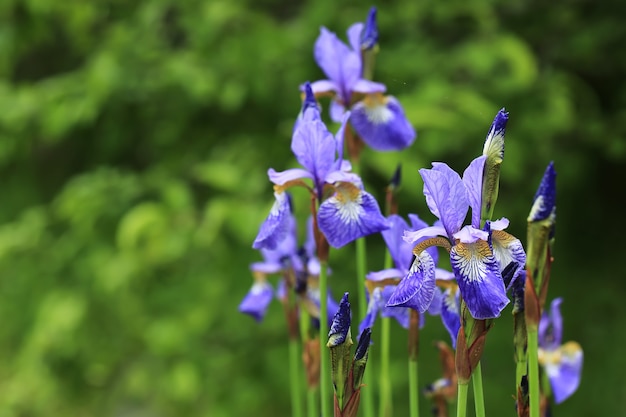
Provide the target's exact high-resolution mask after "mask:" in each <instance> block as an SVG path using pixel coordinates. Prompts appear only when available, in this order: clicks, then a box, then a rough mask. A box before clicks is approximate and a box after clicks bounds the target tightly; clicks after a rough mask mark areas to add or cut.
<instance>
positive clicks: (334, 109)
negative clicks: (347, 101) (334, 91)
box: [328, 100, 346, 123]
mask: <svg viewBox="0 0 626 417" xmlns="http://www.w3.org/2000/svg"><path fill="white" fill-rule="evenodd" d="M328 112H329V114H330V120H332V121H333V122H335V123H339V122H341V119H343V116H344V114H346V107H345V106H344V105H343V104H341V103H340V102H338V101H337V100H331V101H330V108H329V109H328Z"/></svg>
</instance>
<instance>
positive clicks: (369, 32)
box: [361, 7, 378, 51]
mask: <svg viewBox="0 0 626 417" xmlns="http://www.w3.org/2000/svg"><path fill="white" fill-rule="evenodd" d="M377 43H378V24H377V23H376V7H372V8H371V9H370V11H369V14H368V15H367V21H366V22H365V29H363V32H362V33H361V50H364V51H368V50H370V49H372V48H373V47H374V46H376V44H377Z"/></svg>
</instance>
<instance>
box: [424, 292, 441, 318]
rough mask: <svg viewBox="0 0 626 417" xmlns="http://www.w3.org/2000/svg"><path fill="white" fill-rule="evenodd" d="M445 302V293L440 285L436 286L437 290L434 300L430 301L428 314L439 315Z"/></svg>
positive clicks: (434, 293)
mask: <svg viewBox="0 0 626 417" xmlns="http://www.w3.org/2000/svg"><path fill="white" fill-rule="evenodd" d="M442 304H443V294H442V293H441V290H440V289H439V288H438V287H435V291H434V292H433V301H432V302H431V303H430V306H429V307H428V310H427V311H428V314H430V315H431V316H438V315H440V314H441V308H442Z"/></svg>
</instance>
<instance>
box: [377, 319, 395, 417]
mask: <svg viewBox="0 0 626 417" xmlns="http://www.w3.org/2000/svg"><path fill="white" fill-rule="evenodd" d="M380 321H381V323H380V376H379V381H378V384H379V385H378V386H379V388H380V391H379V392H380V403H379V414H380V417H391V415H392V401H391V379H390V376H389V334H390V330H391V318H390V317H382V318H381V319H380Z"/></svg>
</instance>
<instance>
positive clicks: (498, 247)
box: [491, 230, 526, 270]
mask: <svg viewBox="0 0 626 417" xmlns="http://www.w3.org/2000/svg"><path fill="white" fill-rule="evenodd" d="M491 246H492V248H493V255H494V256H495V258H496V260H497V261H498V263H499V264H500V270H503V269H504V268H506V266H507V265H508V264H510V263H511V262H517V263H518V264H519V265H520V266H523V265H524V264H526V252H524V247H523V246H522V242H520V240H519V239H518V238H516V237H515V236H513V235H511V234H509V233H507V232H505V231H503V230H493V231H492V232H491Z"/></svg>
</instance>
